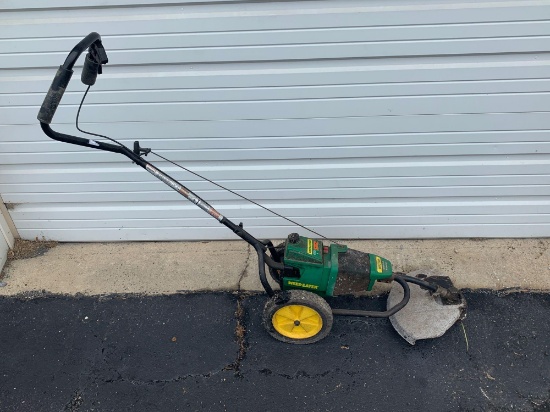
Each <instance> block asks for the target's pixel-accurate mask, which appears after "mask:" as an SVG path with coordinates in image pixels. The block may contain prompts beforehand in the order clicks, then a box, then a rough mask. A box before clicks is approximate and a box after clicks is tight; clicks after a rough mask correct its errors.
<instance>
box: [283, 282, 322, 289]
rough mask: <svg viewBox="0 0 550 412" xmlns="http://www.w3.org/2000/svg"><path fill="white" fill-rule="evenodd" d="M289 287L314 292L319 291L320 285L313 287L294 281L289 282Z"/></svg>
mask: <svg viewBox="0 0 550 412" xmlns="http://www.w3.org/2000/svg"><path fill="white" fill-rule="evenodd" d="M288 285H289V286H297V287H299V288H306V289H313V290H316V289H319V285H311V284H309V283H302V282H296V281H294V280H289V281H288Z"/></svg>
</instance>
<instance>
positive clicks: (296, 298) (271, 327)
mask: <svg viewBox="0 0 550 412" xmlns="http://www.w3.org/2000/svg"><path fill="white" fill-rule="evenodd" d="M263 318H264V319H263V320H264V326H265V328H266V330H267V331H268V333H269V334H270V335H271V336H273V337H274V338H275V339H278V340H280V341H282V342H286V343H295V344H308V343H313V342H317V341H319V340H321V339H323V338H324V337H325V336H327V335H328V334H329V332H330V329H331V328H332V311H331V309H330V306H329V305H328V303H327V302H326V301H325V300H324V299H323V298H321V297H320V296H318V295H316V294H314V293H311V292H306V291H304V290H290V291H285V292H281V293H279V294H277V295H275V296H274V297H273V298H271V299H270V300H269V301H268V302H267V303H266V305H265V308H264V316H263Z"/></svg>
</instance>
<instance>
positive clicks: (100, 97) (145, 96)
mask: <svg viewBox="0 0 550 412" xmlns="http://www.w3.org/2000/svg"><path fill="white" fill-rule="evenodd" d="M102 80H103V79H102ZM47 87H48V85H44V87H43V90H46V89H47ZM541 92H543V93H544V92H550V80H548V79H529V80H526V79H515V80H500V81H498V80H497V81H475V82H466V81H462V82H429V83H428V82H417V83H397V84H344V85H326V86H276V87H249V88H245V87H241V88H230V87H228V88H221V89H220V88H218V89H183V90H182V89H163V90H131V91H128V90H106V91H101V92H98V91H97V90H94V92H91V93H89V94H88V95H87V96H86V102H85V103H86V108H87V107H89V106H90V105H92V104H95V105H102V104H123V103H134V102H140V103H159V102H164V103H169V102H194V103H202V102H240V101H245V102H246V101H259V102H261V101H277V100H293V99H338V98H368V97H371V98H380V97H382V96H384V97H386V96H387V97H390V96H391V97H393V98H396V97H406V96H411V97H413V96H414V97H419V96H434V95H436V96H437V95H444V96H446V97H450V96H456V95H465V94H472V95H486V94H495V95H502V94H503V95H510V94H512V93H515V94H528V95H529V94H530V93H541ZM43 100H44V93H43V92H35V93H25V94H23V93H19V94H15V93H4V94H0V107H2V106H6V107H9V106H32V107H33V108H34V110H37V109H38V107H39V106H40V105H41V104H42V101H43ZM81 100H82V92H80V91H79V92H67V93H65V95H64V96H63V106H75V105H76V106H77V105H79V104H80V101H81ZM56 120H57V118H56Z"/></svg>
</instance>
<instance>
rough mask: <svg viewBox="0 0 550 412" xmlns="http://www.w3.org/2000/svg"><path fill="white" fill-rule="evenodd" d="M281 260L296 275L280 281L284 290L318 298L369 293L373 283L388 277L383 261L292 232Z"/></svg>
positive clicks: (386, 265) (370, 255)
mask: <svg viewBox="0 0 550 412" xmlns="http://www.w3.org/2000/svg"><path fill="white" fill-rule="evenodd" d="M283 260H284V263H285V265H287V266H292V267H293V268H295V269H297V273H298V274H299V275H298V276H286V277H284V278H283V284H282V286H283V289H284V290H288V289H303V290H308V291H310V292H314V293H316V294H318V295H321V296H333V295H343V294H350V293H353V292H356V291H358V290H371V289H372V287H373V285H374V283H375V282H376V281H377V280H381V279H386V278H389V277H390V276H391V275H392V266H391V263H390V262H389V261H388V260H387V259H384V258H382V257H380V256H377V255H373V254H370V253H365V252H360V251H357V250H352V249H348V247H347V246H345V245H338V244H335V243H333V244H331V245H330V246H324V245H323V242H322V241H320V240H316V239H310V238H307V237H303V236H299V235H298V234H296V233H292V234H290V235H289V236H288V238H287V241H286V243H285V250H284V257H283Z"/></svg>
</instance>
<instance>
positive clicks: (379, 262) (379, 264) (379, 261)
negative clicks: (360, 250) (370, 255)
mask: <svg viewBox="0 0 550 412" xmlns="http://www.w3.org/2000/svg"><path fill="white" fill-rule="evenodd" d="M376 271H377V272H378V273H382V259H380V257H379V256H376Z"/></svg>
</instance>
